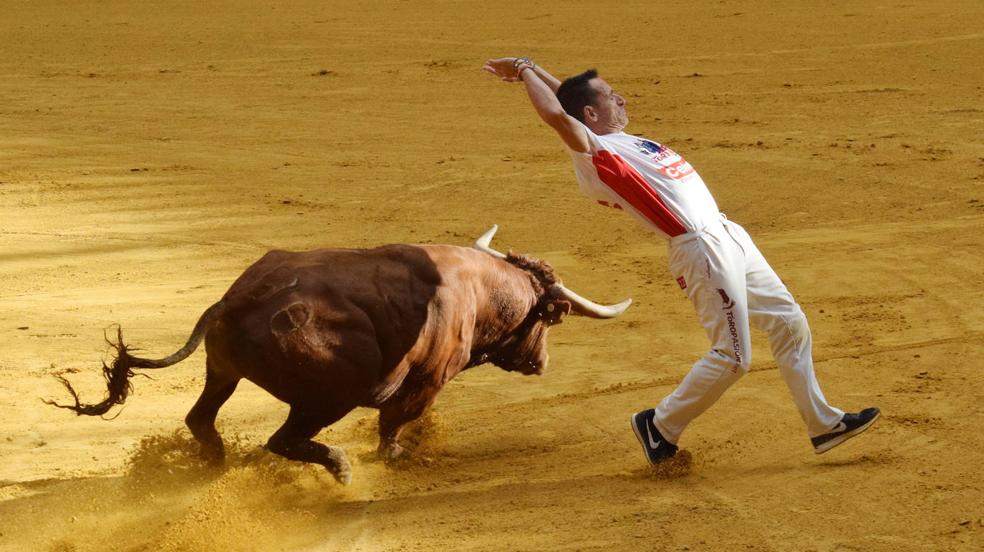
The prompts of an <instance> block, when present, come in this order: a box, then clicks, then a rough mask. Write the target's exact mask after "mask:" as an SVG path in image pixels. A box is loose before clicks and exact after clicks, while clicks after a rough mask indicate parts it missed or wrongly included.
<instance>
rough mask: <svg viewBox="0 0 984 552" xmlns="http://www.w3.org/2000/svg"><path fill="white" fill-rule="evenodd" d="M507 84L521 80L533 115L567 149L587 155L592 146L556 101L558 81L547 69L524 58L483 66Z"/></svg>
mask: <svg viewBox="0 0 984 552" xmlns="http://www.w3.org/2000/svg"><path fill="white" fill-rule="evenodd" d="M482 69H484V70H485V71H487V72H488V73H491V74H493V75H495V76H497V77H499V78H501V79H502V80H504V81H506V82H515V81H517V80H521V81H523V84H524V85H525V86H526V94H527V95H528V96H529V98H530V103H532V104H533V108H534V109H536V113H537V114H538V115H539V116H540V118H541V119H543V122H545V123H547V124H548V125H550V126H551V128H553V129H554V130H555V131H557V134H559V135H560V138H561V139H562V140H563V141H564V143H565V144H567V147H569V148H571V149H572V150H574V151H577V152H582V153H588V152H590V151H591V145H590V143H589V142H588V134H587V131H586V130H585V129H584V126H582V125H581V123H579V122H578V121H577V120H576V119H574V118H573V117H571V116H570V115H568V114H567V113H566V112H565V111H564V108H563V107H562V106H561V105H560V101H559V100H558V99H557V88H559V87H560V81H559V80H557V79H556V78H554V76H553V75H551V74H550V73H548V72H547V70H546V69H544V68H542V67H540V66H538V65H535V64H534V63H533V62H531V61H529V60H528V59H526V58H511V57H510V58H499V59H490V60H488V61H486V62H485V66H484V67H482Z"/></svg>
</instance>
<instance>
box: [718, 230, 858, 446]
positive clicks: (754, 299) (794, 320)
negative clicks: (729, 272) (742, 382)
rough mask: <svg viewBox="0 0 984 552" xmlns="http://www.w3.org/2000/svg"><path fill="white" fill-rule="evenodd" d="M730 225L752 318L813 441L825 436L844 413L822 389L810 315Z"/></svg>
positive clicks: (746, 240) (749, 241) (743, 234)
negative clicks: (741, 258)
mask: <svg viewBox="0 0 984 552" xmlns="http://www.w3.org/2000/svg"><path fill="white" fill-rule="evenodd" d="M726 224H727V225H728V230H729V231H730V232H732V233H733V234H734V235H735V238H736V239H737V240H738V241H739V243H740V244H741V246H742V248H743V249H744V250H745V261H746V274H745V278H746V286H747V291H748V313H749V318H750V319H751V322H752V324H754V325H755V327H757V328H760V329H762V330H763V331H765V333H766V334H768V336H769V345H770V346H771V347H772V354H773V356H774V357H775V359H776V364H778V365H779V373H780V374H782V378H783V380H785V382H786V386H787V387H788V388H789V392H790V393H791V394H792V397H793V402H794V403H795V404H796V408H797V410H799V414H800V417H801V418H803V421H804V422H805V423H806V428H807V432H808V433H809V435H810V437H816V436H817V435H821V434H823V433H826V432H828V431H830V429H831V428H833V427H834V426H836V425H837V424H838V423H839V422H840V420H841V418H842V417H843V416H844V412H843V411H841V410H839V409H837V408H834V407H833V406H830V404H828V403H827V399H826V398H825V397H824V395H823V391H821V390H820V383H819V382H818V381H817V377H816V373H815V371H814V368H813V338H812V336H811V334H810V326H809V324H808V323H807V321H806V315H804V314H803V310H802V309H801V308H800V306H799V305H798V304H796V301H795V300H794V299H793V296H792V294H791V293H790V292H789V290H788V289H786V286H785V284H783V283H782V280H780V279H779V276H778V275H776V273H775V271H774V270H772V267H770V266H769V264H768V263H767V262H766V260H765V258H764V257H763V256H762V253H761V252H759V250H758V248H757V247H756V246H755V244H754V243H752V240H751V238H749V237H748V234H747V233H746V232H745V230H744V229H742V228H741V227H740V226H738V225H737V224H734V223H731V222H728V223H726Z"/></svg>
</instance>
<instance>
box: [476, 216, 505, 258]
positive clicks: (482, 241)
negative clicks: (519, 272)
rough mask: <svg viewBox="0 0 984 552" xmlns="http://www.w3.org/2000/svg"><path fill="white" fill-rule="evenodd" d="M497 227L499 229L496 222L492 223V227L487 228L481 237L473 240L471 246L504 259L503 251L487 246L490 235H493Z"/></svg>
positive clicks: (490, 239) (490, 241)
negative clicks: (473, 242)
mask: <svg viewBox="0 0 984 552" xmlns="http://www.w3.org/2000/svg"><path fill="white" fill-rule="evenodd" d="M498 229H499V225H498V224H493V225H492V228H489V231H488V232H486V233H484V234H482V237H481V238H478V239H477V240H475V244H474V245H472V247H474V248H475V249H478V250H479V251H484V252H486V253H488V254H489V255H492V256H493V257H498V258H500V259H505V258H506V255H505V253H499V252H498V251H496V250H495V249H492V248H491V247H489V244H490V243H492V236H494V235H495V232H496V230H498Z"/></svg>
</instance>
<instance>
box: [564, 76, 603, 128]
mask: <svg viewBox="0 0 984 552" xmlns="http://www.w3.org/2000/svg"><path fill="white" fill-rule="evenodd" d="M594 78H598V71H595V70H594V69H588V70H587V71H585V72H583V73H581V74H580V75H574V76H573V77H570V78H568V79H566V80H565V81H564V82H562V83H561V84H560V88H558V89H557V99H558V100H560V105H561V106H562V107H563V108H564V111H566V112H567V114H568V115H570V116H571V117H574V118H575V119H577V120H578V121H581V122H582V123H583V122H584V106H586V105H595V98H597V97H598V91H597V90H595V88H594V87H593V86H591V83H590V82H589V81H591V79H594Z"/></svg>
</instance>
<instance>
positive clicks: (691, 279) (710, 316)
mask: <svg viewBox="0 0 984 552" xmlns="http://www.w3.org/2000/svg"><path fill="white" fill-rule="evenodd" d="M670 269H671V271H672V272H673V275H674V276H675V277H680V276H683V277H684V279H685V282H686V286H687V287H686V292H687V295H688V296H689V298H690V300H691V302H692V303H693V305H694V309H695V310H696V312H697V317H698V319H699V320H700V323H701V325H702V326H703V327H704V330H705V331H706V332H707V336H708V338H709V339H710V342H711V348H710V350H709V351H708V352H707V354H705V355H704V356H703V357H702V358H701V359H700V360H698V361H697V362H695V363H694V365H693V366H692V367H691V369H690V372H689V373H687V375H686V377H684V378H683V381H682V382H680V385H679V386H677V388H676V389H675V390H674V391H673V393H671V394H670V395H669V396H667V397H666V398H664V399H663V400H662V402H660V403H659V406H657V407H656V412H655V416H654V419H653V425H655V426H656V429H658V430H659V432H660V433H661V434H662V435H663V437H664V438H666V440H667V441H669V442H671V443H674V444H675V443H676V442H677V440H678V439H679V438H680V435H681V434H682V433H683V430H684V429H685V428H686V427H687V425H688V424H689V423H690V422H691V421H693V420H694V418H696V417H697V416H699V415H700V414H701V413H703V412H704V411H705V410H707V409H708V408H710V407H711V405H713V404H714V403H715V402H716V401H717V400H718V399H719V398H720V397H721V395H722V394H724V392H725V391H726V390H727V389H728V388H729V387H731V385H732V384H733V383H734V382H736V381H738V379H739V378H741V376H742V375H744V374H745V373H747V372H748V367H749V365H750V364H751V361H752V358H751V355H752V350H751V337H750V335H749V325H748V324H749V320H748V308H747V299H746V293H745V274H744V260H743V258H742V251H741V249H740V248H739V247H738V246H737V244H736V243H735V242H734V241H733V240H731V239H730V238H729V237H728V236H727V235H725V234H724V233H723V232H715V233H713V234H704V235H702V236H701V237H700V238H698V239H697V240H695V241H694V242H691V243H689V244H686V246H685V249H684V248H683V247H681V248H676V249H675V250H671V255H670Z"/></svg>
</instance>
